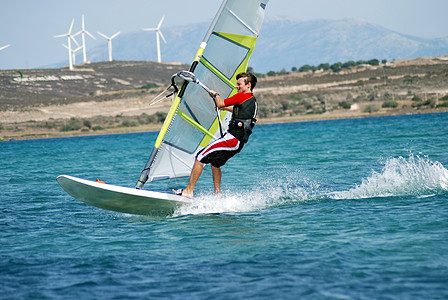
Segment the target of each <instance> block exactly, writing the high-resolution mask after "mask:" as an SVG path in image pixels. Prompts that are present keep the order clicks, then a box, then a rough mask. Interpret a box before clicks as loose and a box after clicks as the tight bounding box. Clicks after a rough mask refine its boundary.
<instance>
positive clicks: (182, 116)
mask: <svg viewBox="0 0 448 300" xmlns="http://www.w3.org/2000/svg"><path fill="white" fill-rule="evenodd" d="M177 114H178V115H179V117H181V118H182V119H184V120H185V121H187V122H188V123H189V124H191V125H192V126H194V128H196V129H197V130H199V131H200V132H202V133H203V134H205V135H206V136H209V137H210V138H212V137H213V134H211V133H210V132H209V131H208V130H207V129H206V128H205V127H204V126H202V125H201V124H199V123H198V122H196V121H195V120H193V118H191V117H189V116H188V115H187V114H185V113H184V112H183V111H181V110H178V111H177Z"/></svg>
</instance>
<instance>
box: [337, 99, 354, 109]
mask: <svg viewBox="0 0 448 300" xmlns="http://www.w3.org/2000/svg"><path fill="white" fill-rule="evenodd" d="M339 106H340V107H342V108H343V109H350V107H351V106H352V105H351V104H350V103H349V102H347V101H341V102H339Z"/></svg>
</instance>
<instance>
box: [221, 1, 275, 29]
mask: <svg viewBox="0 0 448 300" xmlns="http://www.w3.org/2000/svg"><path fill="white" fill-rule="evenodd" d="M267 2H268V1H259V0H244V1H241V0H229V1H227V5H226V7H225V9H224V11H223V12H222V15H221V18H220V19H219V21H218V22H217V23H216V26H215V29H214V31H215V32H227V33H232V34H239V35H246V36H253V37H256V36H258V33H259V31H260V28H261V24H262V23H263V18H264V8H265V7H266V4H267Z"/></svg>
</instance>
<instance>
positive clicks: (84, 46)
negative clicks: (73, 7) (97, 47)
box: [74, 15, 96, 63]
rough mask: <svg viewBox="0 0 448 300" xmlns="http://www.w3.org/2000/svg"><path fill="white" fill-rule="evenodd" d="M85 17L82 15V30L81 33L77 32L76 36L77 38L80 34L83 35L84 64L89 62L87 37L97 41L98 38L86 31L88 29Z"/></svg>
mask: <svg viewBox="0 0 448 300" xmlns="http://www.w3.org/2000/svg"><path fill="white" fill-rule="evenodd" d="M84 24H85V23H84V15H82V27H81V28H82V29H81V31H79V32H77V33H76V34H75V35H74V36H77V35H78V34H81V38H82V55H83V62H84V63H86V62H87V54H86V37H85V35H86V34H87V35H89V36H90V37H91V38H92V39H94V40H96V37H94V36H93V35H92V34H91V33H90V32H88V31H87V30H86V27H85V25H84Z"/></svg>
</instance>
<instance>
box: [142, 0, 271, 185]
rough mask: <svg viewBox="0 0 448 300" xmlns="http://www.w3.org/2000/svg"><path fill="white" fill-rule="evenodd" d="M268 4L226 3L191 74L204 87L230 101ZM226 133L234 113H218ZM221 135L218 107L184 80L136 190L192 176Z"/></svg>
mask: <svg viewBox="0 0 448 300" xmlns="http://www.w3.org/2000/svg"><path fill="white" fill-rule="evenodd" d="M268 1H269V0H244V1H241V0H225V1H224V2H223V3H222V5H221V7H220V9H219V11H218V13H217V15H216V17H215V19H214V20H213V22H212V24H211V27H210V29H209V30H208V32H207V34H206V35H205V38H204V40H203V42H202V43H201V45H200V47H199V50H198V52H197V54H196V57H195V59H194V61H193V63H192V64H191V67H190V70H189V71H191V72H193V73H194V74H195V75H196V77H197V78H198V79H199V80H200V81H201V82H202V83H204V84H205V85H206V86H208V87H210V88H211V89H213V90H215V91H217V92H218V93H219V94H220V95H221V97H223V98H227V97H229V96H231V95H233V94H235V93H236V92H237V91H236V87H235V86H236V75H238V74H239V73H241V72H245V71H246V69H247V65H248V61H249V57H250V55H251V54H252V52H253V50H254V47H255V42H256V40H257V37H258V34H259V31H260V28H261V25H262V23H263V19H264V13H265V8H266V4H267V2H268ZM220 117H221V120H222V125H223V130H226V127H227V125H228V121H229V119H230V117H231V113H230V112H227V111H220ZM219 137H220V130H219V118H218V117H217V114H216V111H215V104H214V102H213V100H212V99H211V98H210V96H209V95H208V93H207V92H205V91H204V90H203V89H202V88H201V87H200V86H199V85H197V84H192V83H188V82H186V81H184V82H183V84H182V86H181V88H180V91H179V93H178V95H177V96H176V97H175V99H174V101H173V104H172V106H171V109H170V111H169V112H168V115H167V117H166V119H165V122H164V124H163V126H162V128H161V130H160V132H159V135H158V137H157V140H156V142H155V145H154V148H153V150H152V152H151V155H150V157H149V159H148V162H147V164H146V166H145V168H144V169H143V171H142V173H141V175H140V178H139V180H138V182H137V186H136V188H143V185H144V184H145V183H146V182H151V181H156V180H163V179H169V178H177V177H183V176H189V175H190V171H191V168H192V166H193V163H194V160H195V156H196V154H197V153H198V152H199V151H200V150H201V149H203V148H204V147H206V146H207V145H208V144H209V142H210V141H211V140H212V139H216V138H219Z"/></svg>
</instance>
